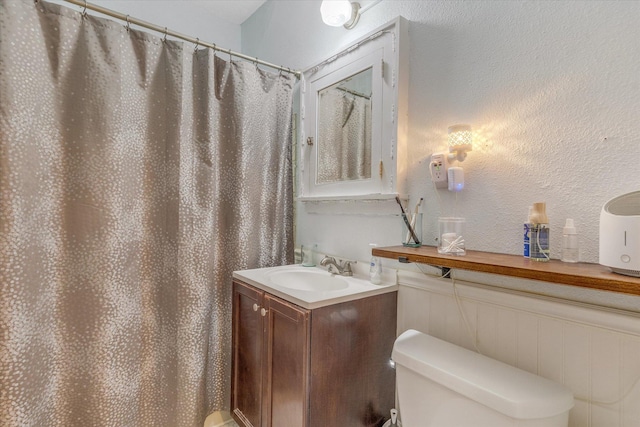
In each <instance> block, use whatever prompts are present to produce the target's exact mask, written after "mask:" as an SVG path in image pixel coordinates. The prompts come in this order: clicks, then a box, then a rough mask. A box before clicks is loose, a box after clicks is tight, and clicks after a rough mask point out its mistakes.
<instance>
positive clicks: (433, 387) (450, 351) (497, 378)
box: [392, 330, 574, 427]
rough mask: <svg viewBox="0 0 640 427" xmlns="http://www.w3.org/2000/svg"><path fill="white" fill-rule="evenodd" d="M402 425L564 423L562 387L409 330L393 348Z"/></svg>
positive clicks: (530, 426) (567, 394)
mask: <svg viewBox="0 0 640 427" xmlns="http://www.w3.org/2000/svg"><path fill="white" fill-rule="evenodd" d="M392 359H393V361H394V362H395V365H396V382H397V387H398V403H399V410H400V419H401V421H402V426H403V427H507V426H509V427H514V426H518V427H566V426H567V425H568V423H569V411H570V410H571V408H572V407H573V403H574V402H573V394H572V393H571V391H570V390H569V389H567V388H566V387H564V386H562V385H560V384H557V383H555V382H553V381H550V380H548V379H545V378H542V377H540V376H537V375H534V374H531V373H529V372H525V371H523V370H521V369H518V368H515V367H513V366H510V365H507V364H505V363H502V362H499V361H497V360H494V359H490V358H488V357H486V356H483V355H481V354H478V353H475V352H473V351H469V350H467V349H464V348H462V347H458V346H456V345H454V344H451V343H448V342H446V341H442V340H440V339H438V338H435V337H432V336H430V335H426V334H423V333H421V332H418V331H415V330H408V331H406V332H404V333H403V334H402V335H400V336H399V337H398V338H397V339H396V341H395V344H394V346H393V353H392Z"/></svg>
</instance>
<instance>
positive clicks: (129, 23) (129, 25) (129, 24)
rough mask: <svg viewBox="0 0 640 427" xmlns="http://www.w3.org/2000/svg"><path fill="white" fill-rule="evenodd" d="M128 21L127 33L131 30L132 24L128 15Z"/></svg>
mask: <svg viewBox="0 0 640 427" xmlns="http://www.w3.org/2000/svg"><path fill="white" fill-rule="evenodd" d="M126 20H127V33H128V32H129V30H130V29H131V22H129V15H127V17H126Z"/></svg>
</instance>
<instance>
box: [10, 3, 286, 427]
mask: <svg viewBox="0 0 640 427" xmlns="http://www.w3.org/2000/svg"><path fill="white" fill-rule="evenodd" d="M293 83H294V78H293V77H291V76H289V75H278V74H273V73H267V72H264V71H261V70H258V69H257V68H256V67H255V65H253V64H250V63H245V62H230V61H226V60H223V59H221V58H219V57H216V56H215V55H214V54H213V52H212V51H210V50H208V49H204V50H197V51H196V50H194V46H193V45H190V44H188V43H180V42H173V41H168V40H167V41H163V40H162V38H161V37H156V36H155V35H150V34H148V33H145V32H140V31H135V30H133V29H127V28H125V26H123V25H121V24H120V23H118V22H114V21H111V20H106V19H101V18H96V17H92V16H90V15H85V16H83V15H82V14H81V13H80V12H79V11H77V10H72V9H70V8H67V7H63V6H59V5H52V4H48V3H45V2H42V1H41V2H36V3H34V1H33V0H0V425H2V426H3V427H12V426H65V427H69V426H79V427H80V426H81V427H86V426H117V427H124V426H132V427H141V426H167V427H174V426H198V427H201V426H202V423H203V420H204V418H205V417H206V415H207V413H208V412H209V411H211V410H217V409H226V408H228V406H229V402H228V396H229V394H230V390H229V389H230V386H229V382H230V378H229V377H230V354H231V351H230V346H231V332H230V326H231V313H230V310H231V289H230V287H231V272H232V271H233V270H235V269H243V268H253V267H260V266H270V265H279V264H285V263H290V262H291V261H292V255H293V242H292V229H293V227H292V176H291V153H290V151H291V147H290V138H291V136H290V132H291V100H292V98H291V97H292V95H291V94H292V85H293Z"/></svg>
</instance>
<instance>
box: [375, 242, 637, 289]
mask: <svg viewBox="0 0 640 427" xmlns="http://www.w3.org/2000/svg"><path fill="white" fill-rule="evenodd" d="M373 255H376V256H379V257H383V258H391V259H395V260H398V259H399V258H401V257H404V258H406V260H407V261H408V262H418V263H422V264H431V265H435V266H438V267H448V268H460V269H463V270H470V271H479V272H482V273H492V274H500V275H503V276H512V277H521V278H524V279H533V280H542V281H545V282H551V283H561V284H563V285H571V286H580V287H583V288H591V289H599V290H604V291H611V292H620V293H624V294H631V295H640V278H635V277H629V276H623V275H621V274H616V273H612V272H611V271H610V270H609V269H608V268H607V267H603V266H602V265H600V264H588V263H582V262H580V263H575V264H573V263H565V262H561V261H558V260H551V261H549V262H537V261H531V260H529V259H527V258H524V257H522V256H518V255H506V254H496V253H491V252H478V251H467V254H466V255H464V256H451V255H441V254H439V253H438V251H437V249H436V248H435V247H433V246H422V247H420V248H408V247H404V246H389V247H382V248H373Z"/></svg>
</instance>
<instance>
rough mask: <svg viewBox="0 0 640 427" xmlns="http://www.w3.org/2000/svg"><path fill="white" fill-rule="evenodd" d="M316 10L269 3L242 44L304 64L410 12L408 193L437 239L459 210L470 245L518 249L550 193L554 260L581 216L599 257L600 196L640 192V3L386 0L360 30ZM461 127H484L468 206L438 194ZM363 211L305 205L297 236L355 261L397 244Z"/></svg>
mask: <svg viewBox="0 0 640 427" xmlns="http://www.w3.org/2000/svg"><path fill="white" fill-rule="evenodd" d="M366 3H367V2H363V4H366ZM319 5H320V2H319V1H297V2H287V1H277V0H270V1H268V2H267V3H266V4H265V5H264V6H263V7H262V8H261V9H259V10H258V11H257V13H256V14H254V15H253V17H252V18H250V19H249V20H247V21H246V22H245V23H244V24H243V26H242V46H243V52H245V53H247V54H250V55H257V56H259V57H260V58H264V59H266V60H270V61H272V62H276V63H282V64H285V65H287V66H291V67H295V68H305V67H308V66H310V65H312V64H314V63H315V62H317V61H318V60H320V59H322V58H324V57H327V56H328V55H329V54H330V53H332V52H335V51H337V50H339V49H340V48H341V47H344V46H346V45H348V44H349V42H351V41H353V40H354V39H356V38H358V37H360V36H361V35H363V34H366V33H367V32H369V31H371V30H372V29H374V28H375V27H377V26H379V25H381V24H383V23H385V22H387V21H389V20H390V19H392V18H393V17H395V16H397V15H402V16H404V17H405V18H407V19H408V20H409V21H410V27H409V32H410V57H411V59H410V75H411V77H410V89H409V93H410V97H409V104H410V112H409V125H410V126H409V127H410V133H409V141H410V150H411V153H410V156H409V157H410V159H412V162H411V164H410V165H409V171H410V172H409V183H408V184H409V185H408V188H409V190H410V191H409V192H410V196H411V199H412V200H416V198H418V197H424V198H425V215H424V227H423V228H424V230H425V240H426V241H431V239H433V238H435V236H436V231H437V217H438V216H439V215H451V214H453V213H454V212H455V213H457V214H458V215H461V216H464V217H466V218H467V221H468V227H467V231H466V242H467V246H468V247H469V248H471V249H476V250H483V251H492V252H502V253H513V254H519V253H521V246H522V242H521V228H522V223H523V221H524V220H525V218H526V215H527V211H528V206H529V205H530V204H532V203H533V202H537V201H545V202H546V203H547V211H548V214H549V218H550V222H551V231H552V251H551V254H552V257H554V258H559V257H560V243H561V233H562V226H563V224H564V220H565V219H566V218H568V217H571V218H574V219H575V221H576V225H577V227H578V232H579V235H580V245H581V259H582V260H583V261H588V262H597V261H598V218H599V212H600V209H601V207H602V205H603V204H604V203H605V202H606V201H607V200H608V199H609V198H611V197H614V196H617V195H620V194H624V193H626V192H630V191H634V190H639V189H640V123H639V122H638V117H639V115H638V114H639V112H640V42H639V40H640V26H638V25H637V23H638V22H639V20H640V2H610V1H561V2H543V1H511V2H508V1H482V2H473V1H467V2H463V1H448V0H447V1H395V0H394V1H383V2H381V3H379V4H377V5H375V6H374V7H373V8H371V9H370V10H369V11H367V12H366V13H365V14H364V15H363V17H362V19H361V22H360V23H359V24H358V26H357V28H356V29H355V30H352V31H347V30H345V29H343V28H330V27H327V26H325V25H323V24H322V21H321V19H320V14H319ZM456 123H468V124H471V125H472V126H473V128H474V133H475V135H474V137H475V146H474V151H473V152H471V153H470V154H469V156H468V158H467V160H465V161H464V162H463V163H462V166H463V167H464V168H465V174H466V178H467V188H466V190H465V191H463V192H462V193H460V194H459V195H458V196H457V201H456V196H455V194H453V193H449V192H447V191H442V190H441V191H440V196H441V198H442V205H441V206H439V205H438V202H437V199H436V196H435V191H434V190H433V188H432V187H431V184H430V180H429V176H428V169H427V161H428V157H429V155H430V154H431V153H433V152H437V151H441V150H443V149H444V148H445V146H446V145H445V144H446V132H447V127H448V126H450V125H452V124H456ZM412 203H413V202H412ZM359 209H360V212H361V213H362V214H363V215H352V214H349V215H344V214H340V213H339V212H340V210H341V208H340V207H339V206H338V207H336V208H335V209H333V210H332V209H325V211H326V212H325V213H323V214H317V213H311V210H310V209H309V208H308V207H307V206H304V205H302V204H300V205H299V209H298V222H297V225H298V236H299V237H298V241H299V242H298V243H304V242H317V243H318V244H319V248H320V250H321V251H326V252H331V253H336V254H341V255H344V256H347V257H352V258H356V259H367V258H368V255H367V254H368V253H369V252H368V251H369V248H368V243H369V242H370V241H376V242H377V243H379V244H383V245H390V244H398V243H399V236H400V224H399V221H398V219H397V217H394V216H390V215H388V214H387V215H378V214H377V213H378V211H379V209H377V207H376V206H375V205H364V206H362V207H361V208H359ZM344 236H349V238H348V239H345V237H344Z"/></svg>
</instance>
